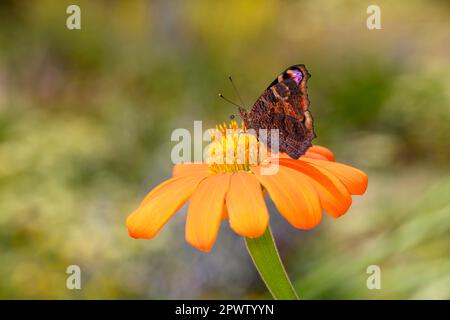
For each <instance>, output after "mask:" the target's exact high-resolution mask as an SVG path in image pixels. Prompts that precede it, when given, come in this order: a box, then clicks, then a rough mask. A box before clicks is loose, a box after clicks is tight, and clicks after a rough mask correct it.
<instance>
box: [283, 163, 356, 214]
mask: <svg viewBox="0 0 450 320" xmlns="http://www.w3.org/2000/svg"><path fill="white" fill-rule="evenodd" d="M280 165H283V166H287V167H289V168H292V169H295V170H297V171H299V172H302V173H304V174H305V176H306V177H307V178H308V181H309V182H310V183H311V184H312V185H313V187H314V189H315V190H316V192H317V194H318V195H319V199H320V204H321V205H322V208H323V209H324V210H325V211H326V212H327V213H328V214H329V215H330V216H332V217H334V218H337V217H339V216H341V215H343V214H344V213H345V212H347V210H348V208H350V205H351V204H352V198H351V196H350V193H349V192H348V190H347V189H346V188H345V186H344V185H343V184H342V182H341V181H340V180H339V179H338V178H336V177H334V176H333V175H328V176H327V175H326V174H325V173H323V172H322V171H320V169H318V168H316V167H314V166H313V165H311V164H308V163H306V162H304V161H301V160H289V159H280Z"/></svg>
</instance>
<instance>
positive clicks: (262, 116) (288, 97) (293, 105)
mask: <svg viewBox="0 0 450 320" xmlns="http://www.w3.org/2000/svg"><path fill="white" fill-rule="evenodd" d="M309 77H310V74H309V73H308V70H307V69H306V67H305V66H304V65H302V64H299V65H294V66H291V67H289V68H287V69H286V70H285V71H284V72H283V73H281V74H280V75H279V76H278V77H277V78H276V79H275V80H274V81H273V82H272V83H271V84H270V85H269V86H268V87H267V89H266V90H265V91H264V93H263V94H262V95H261V96H260V97H259V99H258V100H257V101H256V102H255V104H254V105H253V107H252V108H251V110H250V111H249V112H248V111H246V110H244V109H242V108H241V109H240V110H239V111H240V113H241V116H242V119H243V120H244V123H245V126H246V127H247V128H251V129H254V130H255V131H256V133H257V134H258V132H259V130H260V129H267V130H271V129H278V131H279V150H280V152H285V153H287V154H288V155H289V156H290V157H291V158H294V159H298V158H299V157H300V156H301V155H302V154H304V153H305V152H306V150H307V149H308V148H309V147H310V146H311V141H312V140H313V139H314V138H315V136H316V135H315V133H314V126H313V118H312V115H311V113H310V111H309V99H308V93H307V86H306V82H307V80H308V79H309ZM267 144H268V145H269V146H270V145H271V141H270V133H269V134H268V140H267Z"/></svg>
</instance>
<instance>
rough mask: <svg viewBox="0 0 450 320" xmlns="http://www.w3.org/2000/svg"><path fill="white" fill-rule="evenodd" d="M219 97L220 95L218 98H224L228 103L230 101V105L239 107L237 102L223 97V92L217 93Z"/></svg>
mask: <svg viewBox="0 0 450 320" xmlns="http://www.w3.org/2000/svg"><path fill="white" fill-rule="evenodd" d="M219 97H220V98H222V99H223V100H225V101H226V102H228V103H231V104H232V105H234V106H236V107H238V108H240V107H241V106H240V105H238V104H237V103H235V102H233V101H231V100H230V99H228V98H225V97H224V95H223V94H221V93H219Z"/></svg>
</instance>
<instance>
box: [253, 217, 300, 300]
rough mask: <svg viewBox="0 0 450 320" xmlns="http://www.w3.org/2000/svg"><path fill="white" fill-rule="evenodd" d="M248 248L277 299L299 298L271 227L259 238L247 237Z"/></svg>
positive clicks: (262, 276)
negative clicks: (281, 257)
mask: <svg viewBox="0 0 450 320" xmlns="http://www.w3.org/2000/svg"><path fill="white" fill-rule="evenodd" d="M245 243H246V245H247V250H248V253H249V254H250V256H251V257H252V259H253V263H254V264H255V266H256V269H257V270H258V272H259V274H260V276H261V278H262V279H263V280H264V283H265V284H266V286H267V288H268V289H269V291H270V293H271V294H272V296H273V298H274V299H276V300H298V299H299V298H298V295H297V293H296V292H295V289H294V287H293V286H292V283H291V281H290V280H289V277H288V275H287V273H286V270H285V269H284V266H283V263H282V262H281V259H280V255H279V254H278V250H277V247H276V245H275V241H274V239H273V236H272V231H271V230H270V227H269V226H268V227H267V230H266V231H265V232H264V234H263V235H262V236H260V237H259V238H254V239H252V238H245Z"/></svg>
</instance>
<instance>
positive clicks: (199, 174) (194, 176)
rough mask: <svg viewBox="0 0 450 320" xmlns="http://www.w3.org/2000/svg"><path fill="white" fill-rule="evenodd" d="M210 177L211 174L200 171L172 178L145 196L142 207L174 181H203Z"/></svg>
mask: <svg viewBox="0 0 450 320" xmlns="http://www.w3.org/2000/svg"><path fill="white" fill-rule="evenodd" d="M208 175H209V172H206V171H200V170H198V171H193V172H191V173H189V174H183V175H180V176H177V177H173V178H171V179H169V180H166V181H164V182H163V183H161V184H159V185H158V186H156V187H155V188H153V190H152V191H150V192H149V193H148V194H147V195H146V196H145V198H144V200H142V202H141V206H143V205H144V204H146V203H147V202H149V201H150V200H151V199H152V198H153V196H154V195H155V194H158V192H159V191H160V190H164V189H165V188H166V187H167V185H168V184H170V183H172V182H173V181H176V180H178V179H182V178H187V179H194V180H196V179H201V180H202V179H204V178H206V177H207V176H208Z"/></svg>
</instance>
